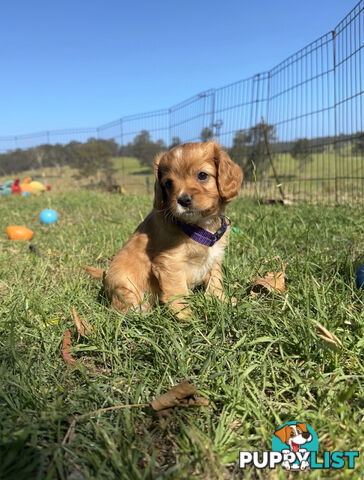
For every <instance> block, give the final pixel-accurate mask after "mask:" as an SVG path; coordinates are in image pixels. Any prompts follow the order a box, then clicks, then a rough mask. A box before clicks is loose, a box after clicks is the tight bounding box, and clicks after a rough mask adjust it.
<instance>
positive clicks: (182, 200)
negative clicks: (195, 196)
mask: <svg viewBox="0 0 364 480" xmlns="http://www.w3.org/2000/svg"><path fill="white" fill-rule="evenodd" d="M177 202H178V203H179V204H180V205H182V207H189V206H190V205H191V203H192V198H191V195H187V194H186V195H181V196H180V197H178V199H177Z"/></svg>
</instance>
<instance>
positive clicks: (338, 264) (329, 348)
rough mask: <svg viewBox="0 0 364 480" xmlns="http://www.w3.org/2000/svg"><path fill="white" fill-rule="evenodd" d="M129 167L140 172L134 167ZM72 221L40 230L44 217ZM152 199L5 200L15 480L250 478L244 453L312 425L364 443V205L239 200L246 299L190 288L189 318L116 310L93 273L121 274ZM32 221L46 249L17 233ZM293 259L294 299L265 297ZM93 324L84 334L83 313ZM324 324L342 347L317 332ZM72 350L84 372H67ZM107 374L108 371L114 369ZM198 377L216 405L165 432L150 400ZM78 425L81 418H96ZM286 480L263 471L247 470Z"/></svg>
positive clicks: (7, 364) (4, 368)
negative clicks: (363, 280)
mask: <svg viewBox="0 0 364 480" xmlns="http://www.w3.org/2000/svg"><path fill="white" fill-rule="evenodd" d="M125 168H126V167H125ZM48 206H49V207H51V208H54V209H55V210H56V211H57V212H58V214H59V221H58V222H57V223H56V224H55V225H52V226H48V227H46V226H41V225H40V223H39V220H38V216H39V212H40V211H41V210H42V209H43V208H45V207H48ZM150 207H151V199H150V198H149V197H137V196H118V195H107V194H101V193H94V192H91V191H79V192H68V193H65V194H56V193H54V192H50V194H49V195H48V196H44V197H38V198H35V197H31V198H21V197H18V196H12V197H8V198H1V199H0V225H1V229H0V230H1V233H0V270H1V272H2V274H1V279H0V296H1V301H0V342H1V348H0V355H1V364H0V368H1V375H0V424H1V429H2V436H1V444H0V460H1V461H0V478H2V479H6V480H11V479H14V480H23V479H24V480H25V479H27V480H28V479H30V478H31V479H33V478H34V479H36V478H37V479H56V478H58V479H69V480H71V479H85V480H86V479H87V480H88V479H110V480H111V479H115V478H118V479H125V480H130V479H154V478H173V479H178V478H180V479H190V478H198V479H201V480H202V479H203V480H205V479H220V478H221V479H228V478H229V479H230V478H241V477H242V475H241V472H240V471H239V468H238V464H237V459H238V453H239V450H245V449H248V450H259V451H262V450H269V449H270V448H271V440H272V436H273V432H274V431H275V429H276V428H278V426H279V425H281V424H282V423H284V422H285V421H290V420H299V421H303V422H307V423H309V425H311V426H312V427H313V428H314V429H315V431H316V432H317V434H318V436H319V442H320V452H322V451H323V450H331V451H334V450H356V449H358V448H360V445H361V444H362V438H363V423H362V422H363V418H362V408H363V361H362V358H361V355H362V351H363V291H359V290H357V288H356V287H355V283H354V269H355V267H356V266H357V264H358V263H360V262H361V263H364V258H363V257H362V255H363V251H364V244H363V238H364V235H363V234H364V215H363V213H364V212H363V209H361V210H360V209H359V208H355V209H354V208H352V209H351V208H349V207H336V208H334V207H315V206H305V205H303V206H300V207H298V206H295V207H284V206H281V205H276V206H267V205H259V204H257V203H254V202H253V201H251V200H248V199H244V198H240V199H238V200H237V201H235V202H234V203H233V205H231V207H230V209H229V212H228V213H229V215H230V216H231V218H232V221H233V224H234V226H237V227H238V228H240V229H241V230H242V231H243V234H233V235H232V236H231V239H230V245H229V248H228V251H227V256H226V259H225V263H224V276H225V288H226V293H227V295H228V296H229V297H231V296H235V297H236V299H237V306H236V307H232V306H230V305H225V304H221V303H219V302H218V301H216V300H215V299H210V298H207V297H205V296H204V295H203V293H202V292H195V293H194V294H193V295H191V299H190V301H191V304H192V309H193V315H192V317H191V319H190V321H189V322H187V323H181V322H179V321H177V320H176V319H174V318H173V316H172V315H171V313H170V312H169V311H168V309H167V308H166V307H163V308H162V307H159V308H157V309H155V310H154V311H153V312H150V313H141V314H139V313H137V312H130V313H128V314H126V315H124V314H121V313H119V312H116V311H114V310H111V309H110V308H109V306H108V304H107V302H106V301H105V300H104V299H103V296H102V295H101V294H100V293H101V292H100V285H99V284H98V283H97V282H96V281H94V280H92V279H91V278H89V277H87V276H86V275H85V274H84V273H83V271H81V269H80V268H79V266H80V265H83V264H88V265H94V266H100V267H103V268H107V266H108V264H109V259H110V258H111V257H112V255H114V254H115V252H116V251H117V250H118V249H119V248H120V247H121V245H122V244H123V243H124V242H125V241H126V240H127V238H128V237H129V235H130V234H131V233H132V232H133V230H134V228H135V227H136V225H137V224H138V223H139V222H140V221H141V219H142V218H143V217H144V216H145V215H146V213H147V212H148V211H149V209H150ZM9 224H24V225H26V226H28V227H29V228H32V229H33V230H34V232H35V234H34V238H33V240H32V244H34V245H35V246H36V247H37V248H38V250H39V254H40V256H39V257H38V256H36V255H35V254H34V253H32V252H30V251H29V246H28V244H27V243H23V242H12V241H10V240H8V239H7V237H6V235H5V226H6V225H9ZM282 264H287V268H286V275H287V286H288V289H287V290H286V291H285V292H284V293H283V294H260V295H258V296H251V295H250V294H249V290H250V288H249V286H250V284H251V282H252V281H253V280H254V279H255V278H257V276H259V275H265V274H266V273H267V272H268V271H277V270H279V269H281V267H282ZM72 307H75V308H76V309H77V312H78V314H79V316H80V317H81V318H85V319H86V320H87V322H88V323H89V324H90V325H92V326H93V329H94V332H93V333H90V334H88V335H87V336H86V337H81V338H80V339H79V340H77V335H76V333H75V329H74V327H73V320H72V313H71V309H72ZM315 322H320V323H321V324H322V325H324V326H325V327H326V328H327V329H328V330H329V331H330V332H332V334H335V335H336V336H337V337H338V338H339V340H340V341H341V342H342V347H340V346H338V347H335V346H334V345H332V344H330V343H328V342H327V341H325V340H323V339H321V338H319V337H318V332H317V330H316V329H315V327H314V325H315ZM67 329H71V330H72V331H71V342H72V347H71V350H70V353H71V354H72V355H73V357H74V358H75V359H77V360H79V361H80V362H82V363H83V365H89V366H92V367H93V368H95V369H99V371H96V372H95V371H94V372H92V371H89V370H88V369H87V368H86V367H85V366H83V367H80V368H72V367H70V366H67V365H66V363H65V361H64V359H63V358H62V354H61V347H62V340H63V338H64V334H65V331H66V330H67ZM102 369H103V370H104V371H102ZM187 378H188V379H190V380H191V381H192V382H193V383H194V384H195V386H196V388H197V389H198V391H199V394H200V395H201V396H203V397H205V398H207V399H208V400H209V402H210V405H209V406H208V407H198V408H192V407H191V408H180V409H177V410H176V411H175V412H173V414H172V416H171V418H170V421H169V423H168V425H167V426H164V427H163V426H162V425H161V424H160V422H159V420H158V418H157V416H156V415H155V413H153V411H152V410H151V409H150V408H148V407H143V408H138V407H135V408H124V409H119V410H110V411H104V412H100V413H91V412H94V411H95V410H97V409H100V408H106V407H111V406H116V405H128V404H139V403H149V402H150V401H151V400H152V399H153V398H155V397H157V396H158V395H160V394H162V393H164V392H166V391H167V390H169V389H170V388H171V387H172V386H173V385H175V384H177V383H178V382H180V381H181V380H184V379H187ZM84 414H86V416H85V417H82V418H81V419H79V420H78V421H77V423H76V424H75V425H74V427H75V428H74V429H70V428H69V427H70V421H72V419H73V418H74V417H75V416H79V415H84ZM363 475H364V468H363V461H362V459H359V460H358V461H357V466H356V470H355V471H354V472H353V471H350V470H347V469H345V470H339V471H334V470H332V471H330V472H328V471H320V470H318V471H315V472H311V473H310V479H311V478H312V479H319V478H336V479H343V478H348V479H349V478H362V477H363ZM258 477H259V478H269V479H271V478H277V479H278V478H282V479H283V478H287V475H286V473H285V472H280V471H279V470H277V471H262V472H261V473H258V472H257V471H256V470H253V469H250V470H248V471H247V472H244V478H247V479H255V478H258Z"/></svg>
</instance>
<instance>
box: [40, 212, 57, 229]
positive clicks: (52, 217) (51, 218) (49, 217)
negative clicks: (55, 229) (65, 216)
mask: <svg viewBox="0 0 364 480" xmlns="http://www.w3.org/2000/svg"><path fill="white" fill-rule="evenodd" d="M39 219H40V221H41V223H43V224H46V225H49V224H51V223H55V222H56V221H57V220H58V215H57V212H55V211H54V210H51V209H50V208H46V209H45V210H42V212H41V213H40V215H39Z"/></svg>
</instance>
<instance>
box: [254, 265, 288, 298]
mask: <svg viewBox="0 0 364 480" xmlns="http://www.w3.org/2000/svg"><path fill="white" fill-rule="evenodd" d="M284 270H285V269H283V270H279V271H278V272H268V273H267V275H266V276H265V277H260V278H258V279H257V280H255V282H254V283H253V284H252V287H251V290H250V294H251V295H257V294H258V292H260V291H261V290H263V289H265V290H267V291H268V292H284V291H285V290H286V282H285V281H286V276H285V273H284Z"/></svg>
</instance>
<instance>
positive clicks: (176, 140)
mask: <svg viewBox="0 0 364 480" xmlns="http://www.w3.org/2000/svg"><path fill="white" fill-rule="evenodd" d="M181 143H182V141H181V139H180V138H179V137H172V143H171V144H170V146H169V148H173V147H177V145H181Z"/></svg>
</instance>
